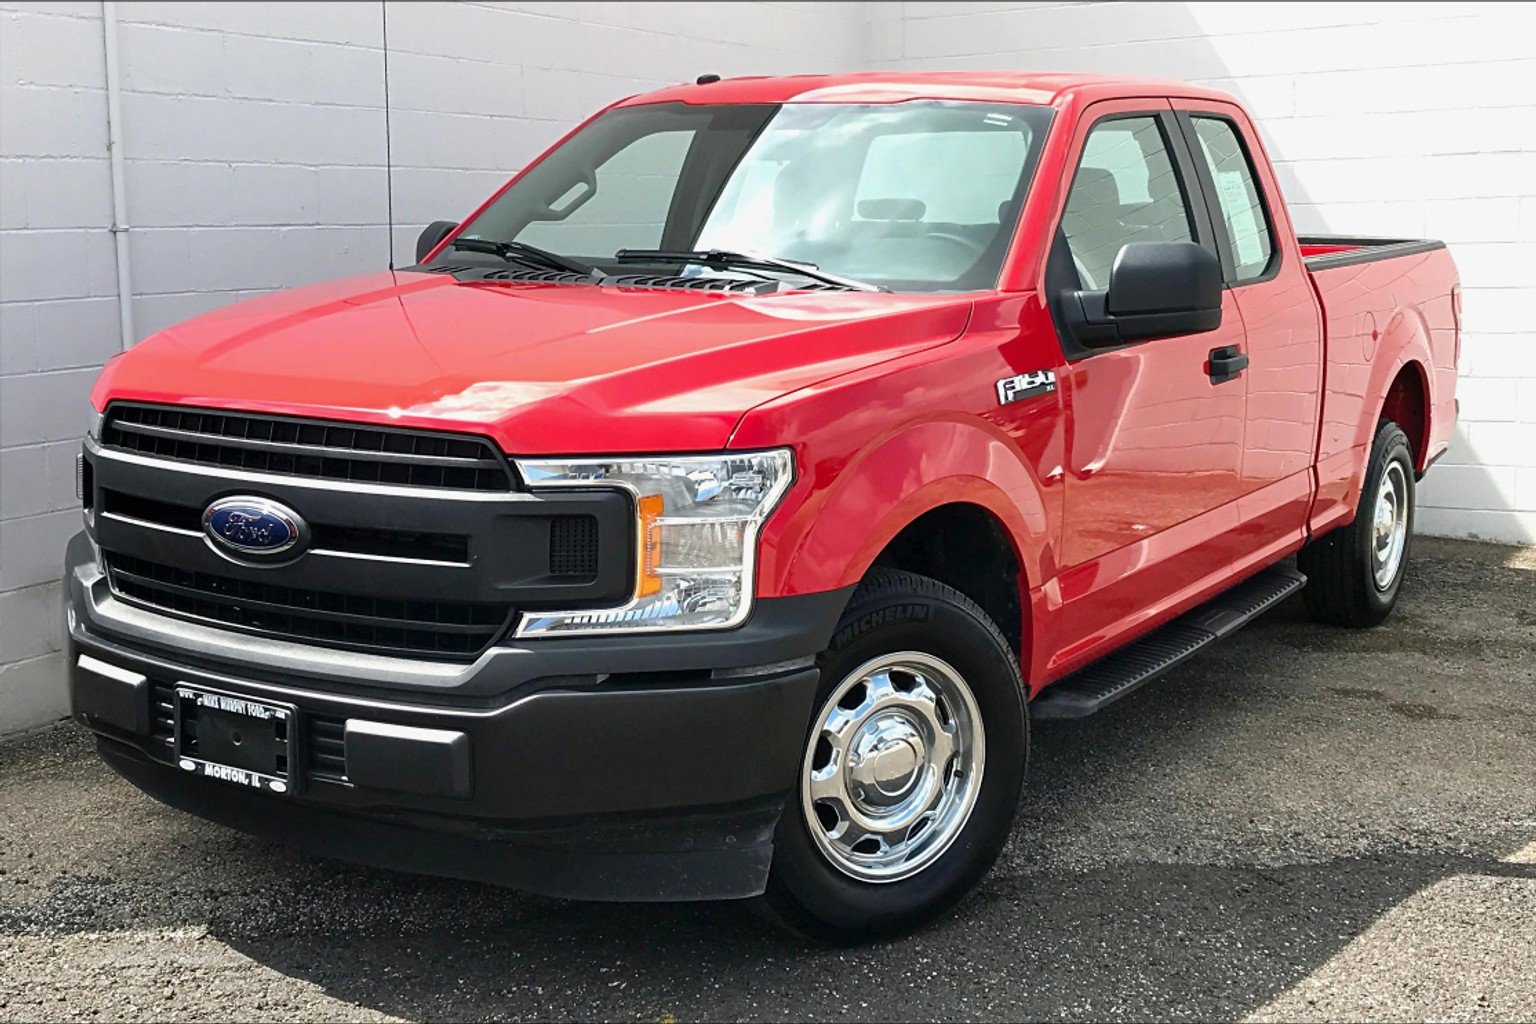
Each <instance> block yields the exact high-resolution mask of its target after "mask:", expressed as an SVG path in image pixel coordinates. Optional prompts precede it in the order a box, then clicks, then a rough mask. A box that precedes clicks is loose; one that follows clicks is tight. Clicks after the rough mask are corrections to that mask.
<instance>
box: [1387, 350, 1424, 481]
mask: <svg viewBox="0 0 1536 1024" xmlns="http://www.w3.org/2000/svg"><path fill="white" fill-rule="evenodd" d="M1428 408H1429V403H1428V401H1427V399H1426V395H1425V390H1424V372H1423V371H1422V370H1420V369H1419V366H1418V364H1417V363H1409V364H1408V365H1407V366H1405V367H1403V368H1402V369H1401V370H1399V371H1398V372H1397V377H1396V378H1395V379H1394V380H1393V381H1392V386H1391V387H1389V388H1387V398H1386V401H1385V402H1383V403H1382V406H1381V418H1382V419H1384V420H1391V421H1392V422H1393V423H1396V424H1397V425H1398V426H1400V427H1402V428H1403V433H1405V434H1407V435H1408V447H1409V448H1410V450H1412V452H1413V464H1414V466H1415V467H1418V468H1420V469H1422V468H1423V466H1424V455H1425V450H1424V445H1425V444H1426V442H1427V441H1428V437H1429V432H1428V426H1429V424H1428V422H1427V420H1428V414H1427V412H1426V410H1427V409H1428Z"/></svg>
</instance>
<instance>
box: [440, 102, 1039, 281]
mask: <svg viewBox="0 0 1536 1024" xmlns="http://www.w3.org/2000/svg"><path fill="white" fill-rule="evenodd" d="M1049 119H1050V111H1049V110H1048V109H1046V108H1043V107H1031V106H1023V105H1017V104H1004V103H955V102H941V101H921V102H908V103H899V104H858V105H854V104H825V103H801V104H784V105H736V104H733V105H721V106H694V105H690V104H681V103H677V104H653V105H643V106H635V107H621V108H619V109H616V110H612V111H609V112H608V113H607V114H604V115H603V116H602V117H600V118H598V119H597V120H595V121H593V122H592V123H591V124H590V125H588V126H587V127H586V128H584V129H583V130H582V131H580V132H579V133H577V134H576V135H574V136H573V137H572V138H571V139H569V140H568V141H567V142H566V143H565V144H564V145H562V146H561V147H560V148H559V149H557V150H555V151H554V152H553V153H551V154H550V155H549V156H548V157H546V158H545V159H544V160H543V161H541V162H540V163H539V164H538V165H536V166H535V167H533V168H531V169H530V170H529V171H528V173H527V174H525V175H524V176H523V177H522V178H521V179H520V180H519V181H518V182H517V183H516V184H514V185H513V186H512V187H511V188H509V189H508V190H507V191H506V192H505V193H503V194H502V195H501V197H500V198H498V199H497V200H496V201H495V202H494V203H492V204H491V205H490V206H489V207H488V208H487V209H486V210H485V211H484V212H483V213H481V214H480V216H479V217H476V218H475V219H474V220H473V222H471V223H470V224H468V225H467V226H466V227H465V230H464V232H463V235H462V236H461V237H472V238H481V239H489V240H495V241H517V242H523V243H527V244H529V245H535V246H539V247H541V248H543V249H545V250H549V251H552V252H555V253H560V254H563V255H565V256H572V257H576V258H578V259H580V260H582V261H584V262H586V263H590V264H593V265H594V266H596V267H597V268H599V269H600V270H603V271H616V270H621V269H622V271H623V272H632V271H634V270H636V269H637V265H636V261H635V257H631V258H630V259H629V260H628V261H627V262H623V263H622V264H621V262H620V261H619V260H617V259H616V255H617V254H618V253H619V251H620V250H623V249H631V250H633V249H645V250H669V251H672V252H687V251H690V250H699V249H720V250H729V251H733V252H741V253H751V254H754V255H759V256H765V257H776V258H779V259H789V260H797V261H801V262H806V263H812V264H815V265H816V266H817V267H819V268H821V269H822V270H823V271H826V272H829V273H832V274H837V275H841V276H844V277H847V278H851V279H856V280H859V281H863V282H868V283H870V284H874V285H879V286H882V287H886V288H891V289H893V290H898V291H923V292H936V291H970V290H977V289H984V288H991V287H993V286H995V285H996V283H997V275H998V271H999V268H1000V267H1001V266H1002V262H1003V258H1004V256H1005V255H1006V252H1007V248H1008V243H1009V241H1010V239H1011V236H1012V228H1013V225H1014V223H1015V221H1016V220H1017V218H1018V212H1019V208H1020V206H1021V205H1022V201H1023V197H1024V190H1025V188H1026V187H1027V186H1028V183H1029V177H1030V172H1031V170H1032V169H1033V166H1034V162H1035V158H1036V156H1037V153H1038V150H1039V145H1040V141H1041V139H1042V137H1043V135H1044V132H1045V128H1046V126H1047V125H1048V123H1049ZM439 259H440V260H447V259H451V260H452V261H453V262H455V263H459V262H465V261H466V260H467V261H469V262H479V261H484V262H496V259H495V257H494V256H491V255H486V254H478V253H466V252H465V251H464V250H462V249H461V250H457V251H453V252H452V255H451V256H447V255H445V256H443V257H440V258H439ZM642 263H643V261H642ZM657 269H658V270H659V271H660V272H664V273H673V274H675V273H680V272H686V273H690V274H710V275H729V276H736V275H747V276H754V277H765V276H766V277H775V278H782V279H784V280H786V281H794V283H796V284H799V283H803V282H801V281H796V280H795V277H796V275H795V274H794V273H793V272H792V271H786V270H783V269H771V268H770V269H764V268H761V267H755V268H752V269H737V268H728V267H722V266H720V265H709V266H705V265H690V266H687V267H686V269H685V268H682V267H679V266H678V265H677V264H676V263H673V264H670V265H668V266H666V267H665V268H662V267H660V266H658V267H657Z"/></svg>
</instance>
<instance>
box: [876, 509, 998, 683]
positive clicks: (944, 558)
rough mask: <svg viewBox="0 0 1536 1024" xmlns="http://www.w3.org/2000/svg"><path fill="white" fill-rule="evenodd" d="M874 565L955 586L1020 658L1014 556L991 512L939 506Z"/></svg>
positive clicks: (895, 540)
mask: <svg viewBox="0 0 1536 1024" xmlns="http://www.w3.org/2000/svg"><path fill="white" fill-rule="evenodd" d="M874 565H875V566H878V567H881V568H887V569H905V570H906V571H907V572H915V573H917V574H919V575H921V576H927V577H930V578H931V579H936V580H938V581H939V582H940V583H943V584H945V585H946V586H950V587H954V588H955V589H956V590H958V591H960V593H962V594H964V595H965V596H966V597H968V598H970V599H971V600H972V601H975V602H976V603H977V604H978V605H980V606H981V610H982V611H984V612H986V613H987V615H988V616H989V617H990V618H991V619H992V621H993V622H995V623H996V624H997V628H998V629H1000V630H1002V633H1003V637H1004V639H1006V640H1007V641H1008V645H1009V646H1010V647H1012V648H1013V653H1014V655H1015V656H1017V657H1018V658H1019V659H1020V660H1021V662H1022V660H1023V658H1024V650H1023V634H1024V611H1023V604H1022V601H1021V598H1020V595H1021V593H1022V589H1023V588H1022V587H1021V585H1020V582H1021V581H1020V572H1019V559H1018V556H1017V555H1016V554H1015V553H1014V550H1013V544H1012V543H1011V542H1010V541H1009V538H1008V531H1007V530H1006V529H1004V527H1003V524H1002V523H1000V522H999V521H998V520H997V518H996V517H995V516H993V515H992V513H990V512H988V511H987V510H986V509H984V508H981V507H980V506H978V505H967V504H954V505H941V506H939V507H938V508H936V509H932V510H930V511H928V512H925V513H923V514H922V515H921V516H918V517H917V518H916V519H914V520H912V522H910V523H908V524H907V525H906V527H905V528H904V529H902V531H901V532H900V533H899V534H897V535H896V536H895V537H894V538H892V539H891V542H890V543H889V544H887V545H886V546H885V549H884V550H882V551H881V552H880V554H879V556H878V557H876V558H875V562H874Z"/></svg>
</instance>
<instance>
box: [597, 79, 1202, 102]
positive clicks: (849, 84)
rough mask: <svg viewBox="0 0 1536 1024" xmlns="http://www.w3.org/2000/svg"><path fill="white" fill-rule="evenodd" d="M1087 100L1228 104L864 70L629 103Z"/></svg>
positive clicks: (1174, 90) (1166, 90) (1095, 85)
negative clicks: (1138, 98) (1122, 98)
mask: <svg viewBox="0 0 1536 1024" xmlns="http://www.w3.org/2000/svg"><path fill="white" fill-rule="evenodd" d="M1078 94H1087V95H1081V96H1080V98H1081V99H1083V100H1085V101H1090V102H1091V101H1092V100H1096V99H1106V98H1110V97H1114V96H1182V97H1194V98H1205V99H1219V100H1230V99H1231V97H1230V96H1228V95H1226V94H1225V93H1221V92H1218V91H1216V90H1214V89H1207V88H1204V87H1202V86H1197V85H1190V84H1189V83H1187V82H1180V81H1176V80H1173V79H1156V78H1132V77H1127V76H1123V75H1092V74H1069V73H1064V72H1055V71H1043V72H1042V71H866V72H861V73H859V74H848V75H786V76H782V77H776V78H768V77H750V76H749V77H742V78H726V79H722V80H720V81H717V82H711V83H708V84H705V85H696V84H694V83H691V82H690V83H687V84H684V85H674V86H669V87H667V88H665V89H658V90H657V91H655V92H649V93H642V94H641V95H638V96H631V97H630V98H629V99H627V100H624V101H623V102H622V103H621V104H620V105H621V106H629V105H634V104H642V103H700V104H702V103H901V102H904V101H906V100H970V101H973V102H991V103H1031V104H1039V105H1045V106H1059V105H1061V104H1062V103H1063V102H1064V101H1065V100H1066V99H1067V98H1069V97H1071V96H1073V95H1078Z"/></svg>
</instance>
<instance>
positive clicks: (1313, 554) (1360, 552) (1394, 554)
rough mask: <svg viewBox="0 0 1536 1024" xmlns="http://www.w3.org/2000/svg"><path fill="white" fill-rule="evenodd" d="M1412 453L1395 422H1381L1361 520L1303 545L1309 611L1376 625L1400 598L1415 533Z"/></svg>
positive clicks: (1358, 514) (1337, 621) (1300, 563)
mask: <svg viewBox="0 0 1536 1024" xmlns="http://www.w3.org/2000/svg"><path fill="white" fill-rule="evenodd" d="M1414 501H1415V494H1414V477H1413V456H1412V453H1411V452H1410V450H1409V448H1408V437H1407V435H1405V434H1404V433H1403V431H1402V428H1401V427H1399V426H1398V425H1397V424H1396V423H1393V422H1392V421H1390V420H1383V421H1382V422H1381V425H1380V426H1379V427H1377V429H1376V438H1375V442H1374V443H1373V444H1372V445H1371V454H1370V461H1369V462H1367V464H1366V468H1365V483H1364V485H1363V486H1362V488H1361V490H1360V504H1359V507H1358V508H1356V510H1355V519H1354V521H1353V522H1352V523H1350V524H1349V525H1348V526H1345V527H1341V528H1339V529H1337V530H1334V531H1333V532H1332V533H1328V534H1325V535H1323V536H1322V537H1319V538H1318V539H1317V540H1314V541H1313V542H1312V543H1310V544H1308V545H1307V546H1306V547H1304V548H1302V549H1301V553H1300V554H1299V555H1298V556H1297V559H1296V563H1297V567H1298V568H1299V569H1301V571H1302V572H1303V573H1305V574H1306V577H1307V587H1306V589H1305V590H1303V591H1302V598H1303V599H1304V600H1305V602H1306V606H1307V610H1308V611H1309V612H1311V614H1312V617H1313V618H1314V619H1316V620H1318V621H1319V622H1327V623H1331V624H1333V625H1336V626H1375V625H1377V624H1379V623H1380V622H1381V621H1382V620H1383V619H1385V618H1386V617H1387V615H1388V614H1389V613H1390V612H1391V611H1392V607H1393V606H1394V605H1395V604H1397V593H1398V590H1399V589H1401V587H1402V583H1403V571H1404V569H1405V568H1406V567H1407V565H1408V548H1409V544H1410V543H1411V541H1412V540H1413V511H1414Z"/></svg>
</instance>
